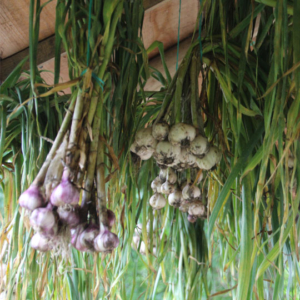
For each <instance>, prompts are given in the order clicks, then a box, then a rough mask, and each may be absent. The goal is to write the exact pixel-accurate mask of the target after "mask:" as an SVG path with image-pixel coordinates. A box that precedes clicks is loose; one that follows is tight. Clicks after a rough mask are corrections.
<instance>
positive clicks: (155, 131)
mask: <svg viewBox="0 0 300 300" xmlns="http://www.w3.org/2000/svg"><path fill="white" fill-rule="evenodd" d="M168 134H169V125H168V124H167V123H165V122H163V123H158V124H156V125H154V126H153V127H152V136H153V137H154V138H155V139H156V140H158V141H164V140H165V139H166V138H167V137H168Z"/></svg>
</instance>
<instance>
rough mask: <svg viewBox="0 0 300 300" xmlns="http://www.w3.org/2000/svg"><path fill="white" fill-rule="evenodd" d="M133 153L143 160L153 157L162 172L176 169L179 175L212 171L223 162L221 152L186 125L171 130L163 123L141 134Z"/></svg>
mask: <svg viewBox="0 0 300 300" xmlns="http://www.w3.org/2000/svg"><path fill="white" fill-rule="evenodd" d="M130 151H131V152H133V153H135V154H137V155H138V156H139V157H140V158H141V160H147V159H149V158H151V157H152V156H153V157H154V159H155V161H156V162H157V164H158V166H159V167H160V168H162V169H164V168H168V167H172V168H174V169H176V170H178V171H184V170H187V169H191V168H199V169H203V170H211V169H212V168H213V167H214V166H215V165H216V164H218V163H219V162H220V160H221V158H222V152H221V151H220V150H219V149H218V148H216V147H214V146H212V147H211V146H210V144H209V142H208V140H207V138H206V137H204V136H202V135H200V134H197V130H196V128H195V127H194V126H192V125H189V124H185V123H177V124H175V125H173V126H172V127H169V125H168V124H167V123H165V122H163V123H158V124H155V125H154V126H153V127H147V128H143V129H141V130H139V131H137V133H136V136H135V141H134V143H133V144H132V145H131V148H130Z"/></svg>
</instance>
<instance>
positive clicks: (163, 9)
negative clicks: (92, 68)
mask: <svg viewBox="0 0 300 300" xmlns="http://www.w3.org/2000/svg"><path fill="white" fill-rule="evenodd" d="M156 3H158V4H157V5H154V4H156ZM151 5H154V6H151ZM198 5H199V4H198V1H197V0H185V1H183V2H182V5H181V23H180V24H181V26H180V37H179V38H180V40H182V39H185V38H186V37H187V36H189V35H190V34H191V32H192V31H193V29H194V26H195V23H196V20H197V13H198ZM144 6H145V7H147V8H148V9H147V10H146V11H145V16H144V26H143V40H144V44H145V47H146V48H147V47H148V46H150V44H152V43H153V42H154V41H155V40H158V41H161V42H163V44H164V48H165V49H167V48H169V47H171V46H173V45H174V44H175V43H176V41H177V32H178V11H179V1H178V0H165V1H162V0H144ZM149 7H150V8H149ZM54 39H55V37H54V36H51V37H49V38H46V39H45V40H43V41H41V42H40V43H39V45H38V58H37V62H38V65H39V68H40V69H43V70H49V71H54V59H53V57H54ZM28 50H29V49H25V50H23V51H21V52H19V53H17V54H15V55H13V56H11V57H8V58H6V59H4V60H2V61H0V81H3V80H4V79H5V78H6V77H7V76H8V75H9V73H10V72H11V71H12V70H13V69H14V67H15V66H16V65H17V64H18V63H19V62H20V61H21V60H22V59H23V58H24V57H26V56H27V55H28V54H29V51H28ZM157 53H158V51H153V52H152V53H151V54H150V57H153V56H155V55H156V54H157ZM61 60H62V61H61V69H60V82H65V81H68V80H69V76H68V73H69V71H68V62H67V58H66V54H65V53H62V56H61ZM28 68H29V65H28V64H25V66H24V69H28ZM42 77H43V78H44V80H45V81H46V82H47V83H49V84H53V79H54V75H53V74H52V73H50V72H45V73H42Z"/></svg>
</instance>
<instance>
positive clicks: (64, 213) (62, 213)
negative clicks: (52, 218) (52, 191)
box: [57, 206, 80, 228]
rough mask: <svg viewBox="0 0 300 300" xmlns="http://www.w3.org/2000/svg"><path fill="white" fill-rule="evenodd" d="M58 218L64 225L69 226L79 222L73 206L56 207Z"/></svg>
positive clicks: (76, 211) (72, 226)
mask: <svg viewBox="0 0 300 300" xmlns="http://www.w3.org/2000/svg"><path fill="white" fill-rule="evenodd" d="M57 213H58V216H59V219H60V220H61V221H62V222H63V223H64V224H66V225H69V226H70V227H71V228H74V227H76V226H77V225H78V224H79V223H80V216H79V213H78V210H76V209H75V208H69V207H67V208H65V207H63V206H59V207H58V209H57Z"/></svg>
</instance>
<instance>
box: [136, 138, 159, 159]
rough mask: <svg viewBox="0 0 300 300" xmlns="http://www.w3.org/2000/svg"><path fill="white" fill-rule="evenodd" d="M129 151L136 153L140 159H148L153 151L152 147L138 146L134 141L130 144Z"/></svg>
mask: <svg viewBox="0 0 300 300" xmlns="http://www.w3.org/2000/svg"><path fill="white" fill-rule="evenodd" d="M130 151H131V152H133V153H135V154H136V155H138V156H139V157H140V158H141V159H142V160H147V159H149V158H150V157H151V156H152V154H153V153H154V149H151V148H147V147H146V146H139V145H138V144H137V142H136V141H134V143H133V144H132V145H131V147H130Z"/></svg>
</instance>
